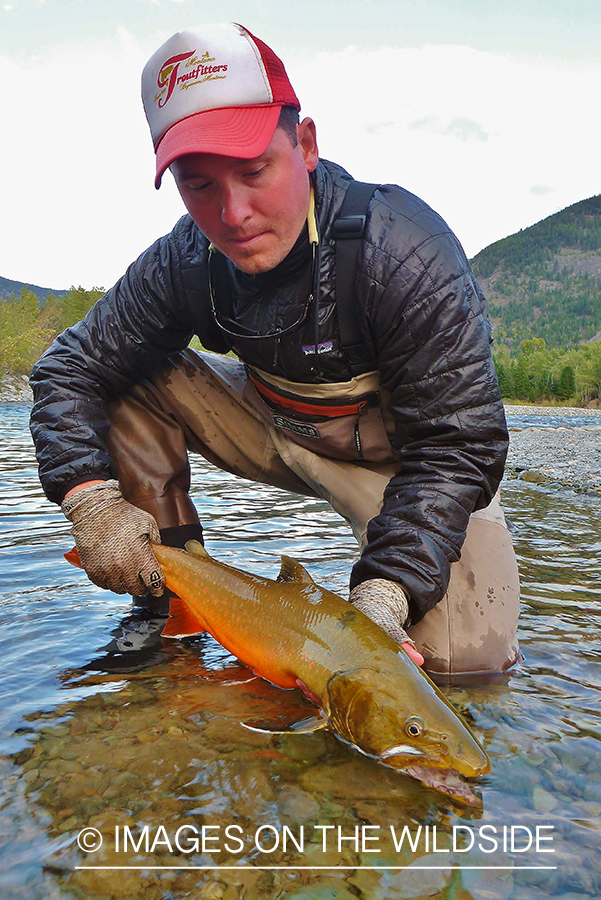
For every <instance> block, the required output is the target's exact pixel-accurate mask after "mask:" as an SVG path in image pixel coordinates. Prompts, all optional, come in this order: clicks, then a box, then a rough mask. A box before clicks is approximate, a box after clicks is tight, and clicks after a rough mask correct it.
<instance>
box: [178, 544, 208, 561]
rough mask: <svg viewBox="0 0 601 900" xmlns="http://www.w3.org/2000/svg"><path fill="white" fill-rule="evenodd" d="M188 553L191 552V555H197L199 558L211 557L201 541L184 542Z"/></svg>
mask: <svg viewBox="0 0 601 900" xmlns="http://www.w3.org/2000/svg"><path fill="white" fill-rule="evenodd" d="M184 547H185V550H186V553H189V554H190V556H195V557H196V558H197V559H210V558H211V557H210V556H209V554H208V553H207V551H206V550H205V548H204V547H203V546H202V544H201V543H200V541H186V543H185V544H184Z"/></svg>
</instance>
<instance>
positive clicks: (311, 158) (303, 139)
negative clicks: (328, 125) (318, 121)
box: [297, 118, 319, 172]
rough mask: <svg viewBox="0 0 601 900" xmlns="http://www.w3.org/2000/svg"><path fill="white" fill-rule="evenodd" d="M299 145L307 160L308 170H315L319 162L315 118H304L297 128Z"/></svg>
mask: <svg viewBox="0 0 601 900" xmlns="http://www.w3.org/2000/svg"><path fill="white" fill-rule="evenodd" d="M297 136H298V145H299V147H300V151H301V153H302V155H303V159H304V161H305V166H306V168H307V172H313V171H314V170H315V169H316V168H317V163H318V162H319V150H318V149H317V132H316V129H315V122H314V121H313V119H309V118H306V119H303V121H302V122H301V123H300V125H299V126H298V130H297Z"/></svg>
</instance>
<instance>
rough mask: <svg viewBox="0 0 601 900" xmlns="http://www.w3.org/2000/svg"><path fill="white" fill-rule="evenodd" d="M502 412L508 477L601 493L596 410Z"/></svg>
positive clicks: (25, 394) (18, 395)
mask: <svg viewBox="0 0 601 900" xmlns="http://www.w3.org/2000/svg"><path fill="white" fill-rule="evenodd" d="M0 402H12V403H15V402H16V403H31V402H32V394H31V389H30V387H29V383H28V380H27V378H26V376H24V375H4V376H0ZM505 413H506V415H507V421H508V424H509V455H508V457H507V469H506V473H507V477H508V478H520V479H522V480H524V481H528V482H532V483H541V484H544V483H555V484H558V485H563V486H567V487H571V488H573V489H574V490H577V491H595V492H598V493H601V410H599V409H580V408H577V407H548V406H509V405H506V407H505ZM524 416H528V419H529V421H530V417H531V416H537V417H542V418H543V422H542V423H541V424H538V423H537V424H536V425H531V424H526V425H523V424H519V423H520V422H522V420H523V418H524ZM558 417H560V418H561V419H562V420H563V421H562V424H561V425H557V424H555V423H556V420H557V418H558ZM570 419H573V420H574V425H571V424H570V423H569V420H570ZM551 420H552V421H553V424H550V422H551ZM566 420H568V421H567V422H566Z"/></svg>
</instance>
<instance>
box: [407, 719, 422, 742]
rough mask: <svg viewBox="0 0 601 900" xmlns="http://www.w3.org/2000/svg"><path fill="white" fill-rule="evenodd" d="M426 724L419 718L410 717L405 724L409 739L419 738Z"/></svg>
mask: <svg viewBox="0 0 601 900" xmlns="http://www.w3.org/2000/svg"><path fill="white" fill-rule="evenodd" d="M423 730H424V723H423V722H422V720H421V719H420V717H419V716H409V718H408V719H407V721H406V722H405V731H406V732H407V734H408V735H409V737H414V738H415V737H419V736H420V734H422V733H423Z"/></svg>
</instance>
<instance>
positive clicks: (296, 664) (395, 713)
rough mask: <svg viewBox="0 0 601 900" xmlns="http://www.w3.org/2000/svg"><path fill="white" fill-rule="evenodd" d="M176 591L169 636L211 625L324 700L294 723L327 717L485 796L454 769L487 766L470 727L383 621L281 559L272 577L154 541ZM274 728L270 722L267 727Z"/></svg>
mask: <svg viewBox="0 0 601 900" xmlns="http://www.w3.org/2000/svg"><path fill="white" fill-rule="evenodd" d="M153 550H154V553H155V555H156V557H157V559H158V561H159V562H160V564H161V567H162V569H163V571H164V573H165V579H166V582H167V587H168V588H169V589H170V590H171V591H172V592H174V593H175V594H177V596H176V597H175V598H173V599H172V601H171V605H170V611H169V619H168V620H167V623H166V625H165V628H164V630H163V636H165V637H171V638H182V637H188V636H191V635H195V634H200V633H202V632H204V631H207V632H209V634H211V635H212V636H213V637H214V638H215V639H216V640H217V641H218V642H219V643H220V644H221V645H222V646H223V647H225V648H226V650H228V651H229V652H230V653H232V654H233V655H234V656H236V657H237V658H238V659H239V660H240V661H241V662H243V663H244V664H245V665H247V666H249V667H250V668H251V669H253V670H254V671H255V672H256V673H257V674H258V675H260V676H261V677H262V678H265V679H267V680H268V681H270V682H272V683H273V684H275V685H277V686H279V687H281V688H297V687H299V688H301V690H302V691H303V692H304V693H305V695H306V696H307V697H308V698H309V699H310V700H312V701H313V702H315V703H316V704H317V705H318V706H319V707H320V709H321V713H320V716H319V718H318V719H316V720H315V722H314V723H312V724H311V725H309V726H306V727H302V728H301V729H299V730H304V731H309V730H313V729H314V728H315V727H329V728H330V729H331V731H332V732H334V733H335V734H336V735H337V736H338V737H340V738H342V739H343V740H344V741H348V742H349V743H350V744H352V745H353V746H354V747H356V748H357V749H358V750H360V751H361V752H363V753H365V754H366V755H368V756H372V757H375V758H376V759H378V760H380V761H381V762H383V763H385V764H386V765H387V766H390V767H393V768H394V769H397V770H400V771H402V772H403V773H405V774H408V775H411V776H413V777H414V778H417V779H418V780H419V781H422V782H424V783H425V784H427V785H429V786H430V787H433V788H435V789H437V790H440V791H443V792H444V793H446V794H448V795H450V796H452V797H454V798H456V799H458V800H461V801H462V802H465V803H468V804H471V805H479V804H480V801H479V800H478V798H477V797H476V796H475V795H474V794H473V792H472V791H471V789H470V788H469V786H468V785H467V784H466V783H465V782H463V781H461V779H459V778H458V776H457V773H460V774H461V775H465V776H468V777H475V776H478V775H484V774H486V773H487V772H489V771H490V762H489V760H488V757H487V755H486V753H485V752H484V750H483V749H482V748H481V746H480V745H479V743H478V742H477V740H476V738H475V737H474V736H473V734H472V733H471V731H470V729H469V727H468V725H467V724H466V723H465V722H464V721H463V720H462V719H461V718H460V716H459V715H458V713H457V712H456V711H455V710H454V709H453V707H452V706H451V705H450V704H449V703H448V702H447V700H446V699H445V697H444V695H443V694H442V693H441V691H440V690H439V689H438V688H437V687H436V685H435V684H434V683H433V682H432V681H431V680H430V679H429V678H428V676H427V675H426V674H425V673H424V672H423V671H422V670H421V669H420V668H419V667H418V666H417V665H416V664H415V663H414V662H413V661H412V660H411V659H410V658H409V656H408V655H407V654H406V653H405V652H404V650H402V649H401V648H400V647H399V645H398V644H397V643H396V641H394V640H393V639H392V638H391V637H389V635H387V634H386V632H384V631H383V630H382V629H381V628H380V627H379V626H378V625H376V624H375V623H374V622H372V621H371V619H369V618H367V616H365V615H364V614H363V613H362V612H360V611H359V610H357V609H355V608H354V607H353V606H351V605H350V604H349V603H348V602H347V601H345V600H343V599H342V597H339V596H338V595H337V594H334V593H332V592H331V591H328V590H325V589H324V588H322V587H319V586H318V585H317V584H316V583H315V582H314V581H313V579H312V578H311V576H310V575H309V573H308V572H307V571H306V570H305V569H304V568H303V567H302V566H301V565H300V563H298V562H296V561H295V560H293V559H290V558H289V557H287V556H283V557H282V567H281V571H280V574H279V575H278V577H277V579H276V580H275V581H273V580H271V579H269V578H263V577H260V576H258V575H253V574H250V573H247V572H243V571H241V570H239V569H235V568H233V567H231V566H228V565H225V564H224V563H220V562H218V561H217V560H215V559H213V558H212V557H211V556H209V554H208V553H207V551H206V550H205V549H204V547H203V546H202V544H200V543H199V542H197V541H189V542H188V543H187V544H186V551H187V552H186V551H184V550H176V549H173V548H171V547H165V546H162V545H156V544H153ZM267 730H270V729H267Z"/></svg>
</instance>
